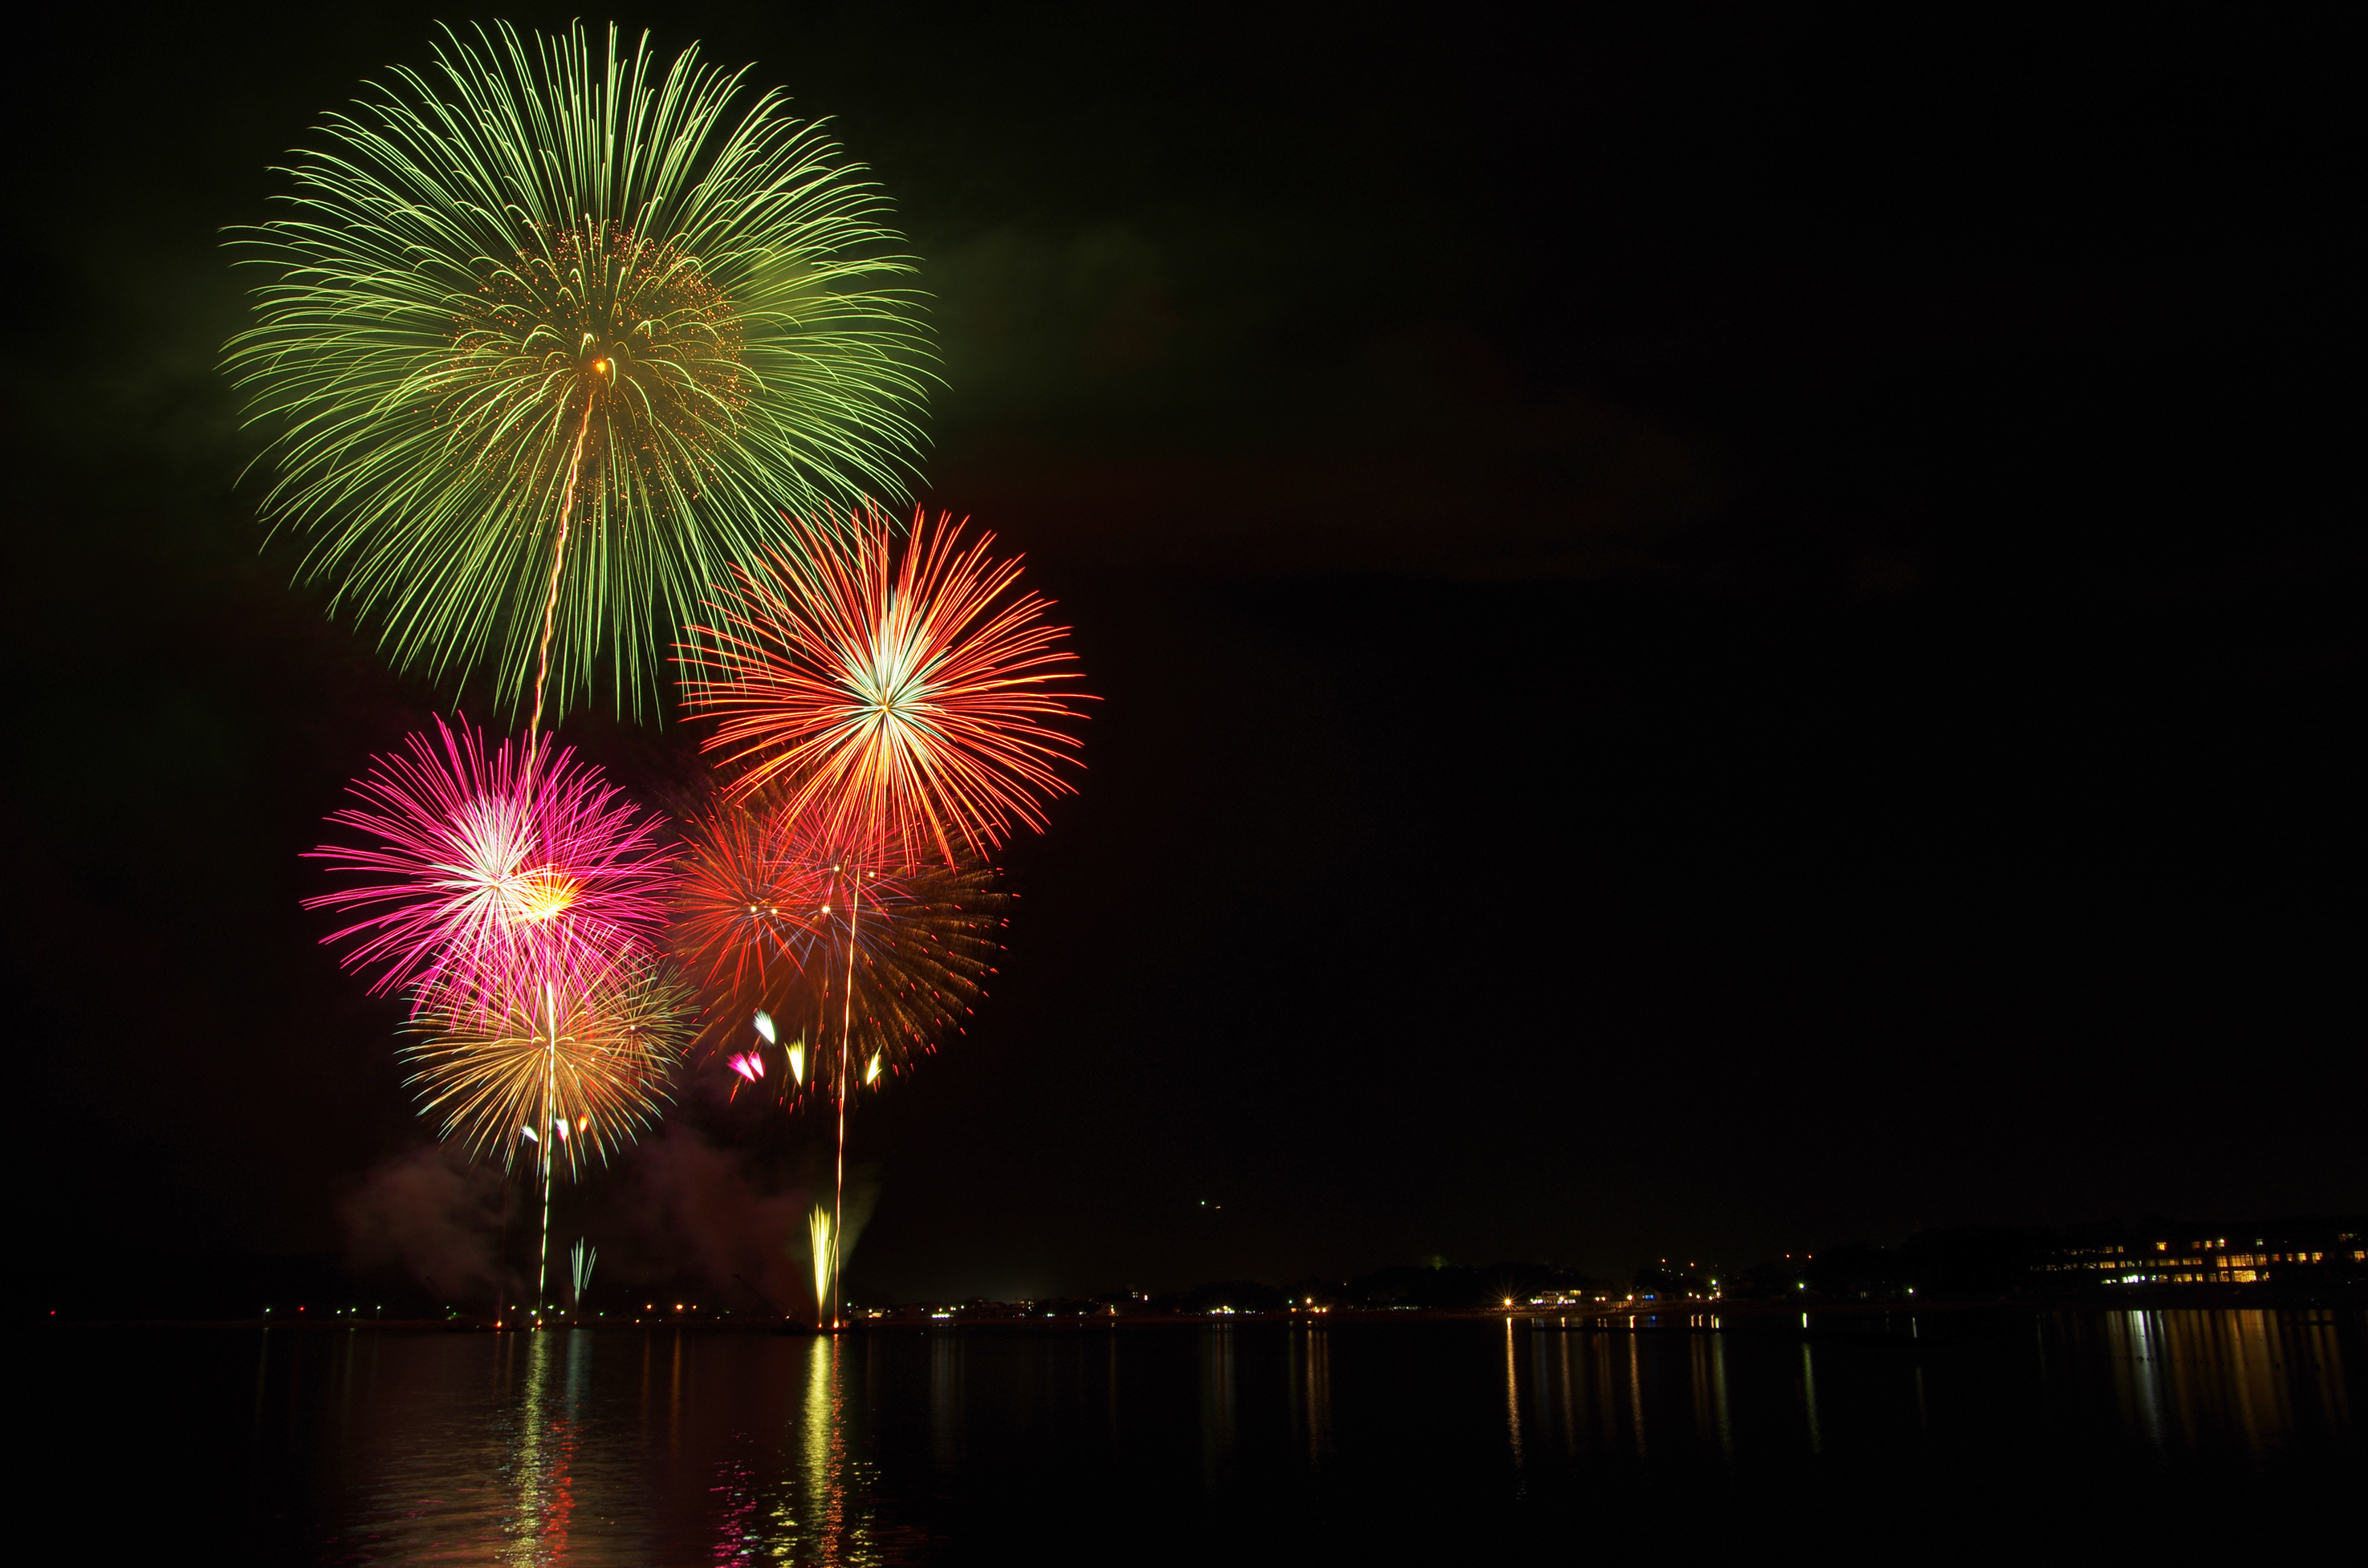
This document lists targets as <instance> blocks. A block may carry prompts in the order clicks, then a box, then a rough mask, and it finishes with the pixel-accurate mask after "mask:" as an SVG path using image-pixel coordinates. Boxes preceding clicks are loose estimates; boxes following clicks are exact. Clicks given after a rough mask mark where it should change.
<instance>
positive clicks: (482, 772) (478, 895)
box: [304, 720, 673, 1011]
mask: <svg viewBox="0 0 2368 1568" xmlns="http://www.w3.org/2000/svg"><path fill="white" fill-rule="evenodd" d="M353 792H354V793H355V794H356V795H357V796H359V797H360V799H361V801H362V804H361V805H359V806H355V807H349V808H347V810H344V811H341V812H336V813H334V814H333V815H332V816H331V817H330V818H329V820H330V821H331V822H332V823H335V824H338V825H339V826H341V827H347V828H351V829H354V830H355V831H357V832H358V833H359V834H361V835H364V836H365V838H366V840H367V842H366V843H365V844H363V845H361V846H349V845H335V844H332V845H324V846H322V847H320V848H318V849H315V850H313V852H312V856H313V858H316V859H320V860H324V861H326V862H328V865H329V868H330V869H331V870H333V871H337V872H345V873H350V874H354V875H357V876H359V877H362V878H364V879H367V880H365V881H361V882H360V883H359V884H358V885H355V886H350V887H345V888H340V889H338V890H336V892H326V893H322V894H319V895H318V896H316V897H313V898H310V899H307V900H305V901H304V903H305V907H306V908H308V909H317V908H328V909H336V910H340V911H344V912H347V913H360V914H363V915H365V917H364V918H362V919H360V920H359V921H357V922H356V923H355V924H353V925H351V926H347V927H345V928H344V929H343V930H340V931H338V932H336V934H335V935H333V936H332V937H329V938H328V939H329V940H330V941H332V942H335V941H339V940H342V939H344V938H346V937H359V938H360V940H359V942H357V943H356V944H355V945H354V946H353V947H352V948H351V949H348V950H347V953H346V955H345V961H346V964H347V968H349V969H355V970H360V971H376V974H377V980H376V983H375V984H374V986H373V988H372V989H373V990H374V991H376V992H380V993H384V992H388V991H410V992H412V993H414V994H415V995H416V997H417V998H418V999H419V1000H418V1004H417V1005H418V1006H419V1007H420V1008H421V1009H423V1010H427V1011H436V1010H444V1011H449V1010H450V1005H451V1003H452V1002H453V1001H454V1000H455V999H460V1000H472V999H477V998H499V997H501V996H502V995H504V994H505V993H506V992H507V993H520V992H522V991H531V990H533V989H534V988H535V987H536V986H537V985H538V984H540V983H541V981H542V980H544V979H545V978H548V977H552V976H557V975H567V976H572V977H575V979H576V980H577V981H579V982H581V981H586V980H597V979H598V977H599V976H601V975H602V974H604V973H608V972H610V971H620V970H628V969H631V968H632V966H633V965H634V964H636V963H637V962H639V961H640V960H641V959H643V957H645V956H646V955H648V954H649V953H650V952H651V951H652V950H653V949H654V948H655V943H656V939H657V937H658V933H659V932H660V930H661V929H662V928H663V926H664V924H665V918H666V903H665V900H666V893H667V892H668V890H669V888H670V886H671V881H672V875H673V873H672V870H671V866H670V862H669V859H668V858H667V855H666V851H665V850H664V849H663V848H662V847H660V846H659V845H658V843H657V839H656V834H657V832H658V829H659V827H660V825H661V820H662V819H660V818H659V817H657V816H656V815H655V814H654V813H650V812H643V811H641V810H639V809H638V808H636V807H634V806H633V805H632V804H631V803H630V802H629V801H625V800H624V798H623V796H622V795H621V794H620V791H619V790H616V789H615V788H614V787H613V786H611V785H609V783H607V782H606V781H605V780H604V779H603V778H601V777H600V775H599V773H598V770H597V769H595V768H593V767H589V766H587V765H585V764H582V763H579V762H578V761H577V760H576V759H575V755H574V754H573V753H572V752H570V751H568V750H566V749H565V748H561V749H560V750H558V751H556V752H548V751H547V752H545V753H543V754H542V756H541V765H540V766H539V767H534V766H529V762H528V760H527V759H525V758H523V757H521V756H520V755H519V754H518V752H516V751H514V750H513V749H512V748H511V746H510V744H508V743H507V742H504V743H503V744H501V745H500V746H498V747H496V748H495V749H494V750H493V751H492V752H491V753H490V755H489V754H488V753H487V751H486V749H485V745H484V737H483V736H482V735H480V734H479V733H478V732H476V731H475V730H473V729H472V728H471V727H470V726H469V725H468V724H467V723H465V722H461V723H458V724H456V725H454V726H452V727H450V728H448V727H447V726H446V725H445V724H444V723H443V722H442V721H441V720H438V722H437V726H436V734H435V735H434V736H433V737H431V736H428V735H425V734H415V735H413V736H411V737H410V742H409V750H408V753H407V754H405V753H401V752H398V753H396V754H394V755H393V756H382V757H380V758H378V759H376V761H375V763H374V765H373V766H372V767H371V769H370V772H369V773H368V774H367V775H365V776H364V777H363V778H359V779H358V780H356V781H355V783H354V786H353Z"/></svg>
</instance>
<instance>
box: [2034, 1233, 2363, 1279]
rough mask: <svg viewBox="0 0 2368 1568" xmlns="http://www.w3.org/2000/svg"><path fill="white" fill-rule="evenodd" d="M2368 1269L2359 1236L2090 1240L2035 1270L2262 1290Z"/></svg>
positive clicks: (2052, 1255)
mask: <svg viewBox="0 0 2368 1568" xmlns="http://www.w3.org/2000/svg"><path fill="white" fill-rule="evenodd" d="M2363 1262H2368V1237H2364V1236H2363V1235H2362V1233H2360V1232H2358V1231H2335V1230H2328V1231H2319V1232H2286V1233H2276V1232H2268V1233H2264V1232H2261V1231H2256V1232H2255V1233H2253V1234H2250V1235H2237V1236H2228V1235H2205V1236H2198V1235H2195V1234H2193V1233H2192V1232H2190V1233H2183V1234H2177V1235H2154V1236H2143V1237H2129V1238H2125V1239H2122V1240H2112V1241H2108V1240H2104V1239H2092V1240H2089V1241H2087V1242H2084V1243H2082V1244H2078V1245H2073V1246H2065V1247H2058V1248H2057V1249H2055V1251H2054V1252H2052V1253H2050V1254H2049V1255H2048V1256H2046V1257H2045V1258H2044V1259H2043V1260H2042V1261H2041V1262H2040V1264H2039V1270H2040V1272H2041V1273H2043V1274H2050V1275H2055V1276H2056V1277H2057V1278H2062V1277H2064V1276H2066V1275H2071V1276H2074V1277H2075V1278H2071V1279H2065V1280H2064V1283H2066V1284H2073V1283H2088V1284H2095V1285H2267V1284H2269V1283H2270V1282H2271V1280H2273V1279H2277V1278H2283V1279H2285V1280H2286V1281H2287V1282H2288V1283H2289V1284H2292V1283H2298V1282H2301V1281H2304V1280H2307V1279H2312V1278H2323V1277H2324V1276H2325V1275H2326V1274H2327V1273H2328V1272H2329V1267H2328V1266H2330V1265H2333V1266H2335V1271H2337V1272H2349V1271H2350V1270H2351V1268H2354V1267H2358V1266H2359V1265H2361V1264H2362V1263H2363Z"/></svg>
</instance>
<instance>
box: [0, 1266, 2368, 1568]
mask: <svg viewBox="0 0 2368 1568" xmlns="http://www.w3.org/2000/svg"><path fill="white" fill-rule="evenodd" d="M1579 1322H1580V1320H1569V1321H1568V1322H1567V1323H1565V1320H1559V1319H1555V1318H1552V1317H1546V1318H1524V1319H1516V1320H1514V1321H1512V1322H1511V1323H1506V1322H1501V1321H1487V1322H1448V1323H1440V1322H1422V1323H1336V1324H1331V1325H1330V1326H1327V1327H1315V1328H1309V1327H1296V1326H1286V1325H1283V1324H1264V1323H1245V1324H1234V1325H1212V1326H1208V1327H1196V1326H1188V1327H1167V1326H1151V1325H1133V1326H1129V1325H1121V1326H1118V1327H1115V1328H1112V1327H1100V1328H1097V1329H1090V1330H1085V1331H1078V1330H1074V1329H1047V1330H1044V1331H1042V1332H1037V1331H1032V1330H1028V1329H1024V1328H1016V1327H994V1328H985V1327H978V1328H971V1329H966V1330H960V1331H956V1330H939V1331H936V1332H927V1331H919V1330H906V1331H899V1332H870V1333H859V1334H852V1335H846V1336H844V1337H841V1338H837V1339H827V1338H811V1337H808V1338H791V1337H780V1336H774V1335H757V1334H733V1333H717V1332H707V1333H701V1332H699V1331H696V1330H689V1331H670V1330H669V1331H648V1332H643V1331H638V1330H635V1331H619V1330H609V1331H604V1332H600V1333H591V1332H575V1333H565V1332H554V1333H548V1334H541V1335H533V1334H502V1335H492V1334H444V1333H436V1332H416V1333H409V1332H396V1331H387V1332H371V1331H368V1330H363V1331H358V1332H353V1333H334V1332H321V1331H317V1330H316V1331H311V1332H296V1331H290V1330H288V1329H277V1330H271V1331H259V1330H239V1329H227V1328H225V1329H177V1330H142V1329H121V1328H117V1329H95V1328H92V1329H57V1330H51V1331H49V1332H48V1333H47V1334H46V1335H43V1336H42V1342H41V1343H40V1344H38V1345H36V1346H30V1347H28V1348H30V1349H32V1351H33V1352H34V1353H33V1355H32V1356H31V1358H30V1364H31V1367H32V1372H31V1378H32V1381H33V1384H34V1387H35V1391H36V1392H35V1398H34V1401H33V1403H32V1408H31V1411H30V1413H29V1414H30V1415H32V1417H33V1418H34V1421H35V1423H36V1425H35V1426H33V1427H32V1428H31V1430H33V1431H34V1432H36V1433H37V1434H39V1446H40V1456H41V1457H40V1460H38V1461H37V1465H36V1469H35V1474H36V1475H37V1476H38V1477H40V1484H39V1485H38V1486H37V1488H36V1489H35V1490H34V1491H33V1492H32V1493H31V1494H29V1496H28V1498H27V1502H26V1504H25V1505H23V1506H28V1507H29V1508H31V1509H32V1510H35V1511H36V1512H37V1513H38V1512H43V1511H54V1512H56V1513H57V1515H58V1517H60V1518H61V1519H64V1520H67V1521H68V1522H71V1523H72V1524H74V1526H75V1527H76V1528H82V1529H85V1530H86V1531H87V1532H88V1534H89V1537H90V1540H91V1541H92V1543H93V1551H89V1552H85V1553H78V1554H75V1556H74V1560H75V1561H170V1560H172V1558H173V1556H174V1555H175V1553H176V1551H177V1550H184V1549H186V1548H187V1547H188V1546H189V1544H190V1543H194V1542H199V1541H203V1542H207V1543H210V1544H215V1545H219V1546H224V1547H228V1548H231V1549H232V1550H233V1553H234V1554H236V1555H238V1556H240V1557H242V1558H243V1559H244V1560H245V1561H250V1562H506V1563H560V1562H573V1563H668V1564H671V1563H694V1562H714V1563H731V1562H800V1563H807V1562H813V1563H848V1564H858V1563H873V1562H956V1561H970V1562H975V1561H989V1560H993V1561H1014V1560H1028V1561H1043V1562H1066V1561H1087V1560H1090V1561H1098V1562H1172V1561H1208V1562H1240V1561H1247V1560H1264V1559H1285V1560H1292V1561H1302V1562H1305V1561H1328V1560H1338V1559H1339V1558H1340V1557H1341V1556H1342V1555H1344V1554H1349V1553H1353V1554H1355V1555H1357V1556H1360V1557H1362V1558H1368V1559H1375V1560H1380V1561H1399V1560H1403V1559H1405V1558H1406V1557H1407V1556H1408V1555H1409V1554H1419V1555H1420V1556H1422V1557H1423V1558H1424V1559H1426V1560H1433V1561H1440V1562H1463V1561H1476V1560H1480V1559H1483V1558H1489V1557H1494V1556H1496V1555H1497V1554H1498V1553H1500V1552H1503V1551H1514V1552H1516V1553H1517V1554H1518V1555H1520V1556H1522V1557H1524V1558H1529V1559H1534V1558H1536V1557H1539V1556H1543V1557H1545V1558H1548V1559H1552V1560H1556V1561H1561V1560H1567V1559H1570V1558H1574V1557H1577V1556H1581V1555H1592V1554H1593V1553H1594V1552H1596V1551H1600V1550H1604V1549H1634V1548H1642V1549H1646V1550H1650V1551H1653V1552H1654V1554H1655V1555H1656V1557H1659V1558H1662V1559H1668V1558H1677V1559H1680V1560H1683V1559H1688V1558H1691V1557H1694V1556H1696V1555H1702V1554H1708V1553H1709V1552H1712V1551H1722V1552H1723V1551H1730V1550H1732V1549H1734V1548H1736V1547H1737V1546H1751V1545H1755V1544H1756V1545H1760V1546H1765V1547H1766V1548H1768V1549H1770V1550H1771V1551H1773V1550H1780V1549H1789V1548H1794V1547H1802V1546H1815V1545H1816V1544H1818V1543H1823V1545H1824V1546H1825V1547H1826V1548H1827V1549H1829V1550H1830V1551H1832V1552H1833V1553H1835V1554H1838V1555H1839V1556H1841V1557H1844V1558H1848V1559H1850V1560H1862V1559H1864V1558H1867V1557H1871V1556H1883V1555H1886V1554H1888V1553H1889V1552H1890V1551H1893V1550H1894V1549H1895V1548H1896V1549H1898V1550H1902V1551H1914V1552H1916V1553H1918V1554H1919V1555H1927V1554H1931V1553H1934V1552H1939V1553H1941V1554H1945V1555H1953V1554H1955V1552H1956V1551H1959V1550H1961V1549H1968V1548H1974V1547H1982V1546H1986V1547H1988V1548H1991V1549H1997V1548H2004V1549H2008V1550H2014V1549H2016V1548H2017V1547H2019V1546H2020V1547H2029V1546H2032V1545H2036V1544H2038V1543H2040V1542H2042V1541H2044V1542H2046V1543H2048V1544H2049V1545H2050V1546H2060V1545H2065V1544H2069V1543H2072V1542H2076V1541H2077V1542H2080V1543H2083V1544H2086V1545H2088V1546H2091V1547H2095V1548H2098V1549H2102V1550H2112V1549H2114V1548H2116V1547H2119V1548H2125V1549H2128V1550H2133V1551H2143V1552H2146V1553H2147V1554H2159V1553H2160V1552H2162V1551H2170V1552H2171V1553H2172V1554H2173V1555H2183V1554H2184V1553H2183V1551H2182V1550H2181V1549H2184V1548H2192V1547H2194V1546H2197V1545H2200V1544H2203V1543H2204V1542H2206V1541H2207V1540H2213V1539H2215V1538H2224V1537H2225V1538H2226V1540H2228V1541H2230V1542H2231V1543H2235V1542H2238V1541H2242V1540H2247V1539H2254V1540H2258V1539H2260V1530H2261V1529H2262V1528H2264V1521H2274V1522H2275V1528H2271V1534H2272V1535H2275V1536H2279V1537H2281V1538H2282V1539H2288V1540H2291V1539H2294V1532H2295V1531H2296V1530H2307V1529H2309V1528H2313V1527H2314V1526H2315V1525H2317V1524H2325V1525H2327V1526H2328V1528H2336V1527H2337V1526H2338V1524H2339V1523H2340V1520H2341V1519H2342V1518H2344V1517H2348V1516H2350V1515H2351V1513H2352V1511H2353V1510H2354V1509H2355V1508H2356V1507H2357V1505H2358V1500H2359V1498H2360V1497H2361V1495H2362V1482H2363V1480H2368V1463H2363V1446H2362V1414H2363V1412H2362V1398H2363V1388H2362V1375H2363V1372H2364V1371H2368V1346H2363V1340H2368V1313H2363V1312H2360V1311H2358V1310H2356V1309H2345V1310H2342V1311H2316V1312H2239V1311H2232V1312H2188V1311H2180V1312H2118V1313H2102V1312H2091V1313H2060V1314H2032V1313H2028V1312H1984V1313H1948V1314H1929V1315H1922V1316H1919V1317H1916V1318H1909V1317H1907V1316H1896V1317H1891V1318H1881V1317H1856V1316H1852V1317H1848V1318H1843V1317H1835V1318H1831V1319H1827V1318H1825V1317H1822V1316H1819V1317H1815V1318H1812V1319H1811V1320H1809V1322H1808V1324H1807V1325H1806V1326H1805V1327H1804V1324H1802V1322H1801V1321H1800V1320H1797V1319H1783V1320H1779V1321H1777V1322H1773V1323H1770V1322H1767V1321H1764V1320H1763V1321H1760V1322H1755V1323H1744V1322H1741V1321H1738V1320H1735V1319H1729V1320H1727V1321H1726V1322H1725V1324H1722V1325H1720V1327H1719V1329H1718V1331H1715V1332H1711V1331H1709V1330H1710V1327H1711V1323H1712V1320H1708V1319H1702V1320H1691V1322H1690V1321H1689V1320H1664V1321H1663V1323H1662V1324H1661V1325H1660V1326H1658V1327H1656V1328H1655V1329H1653V1330H1650V1331H1646V1332H1621V1331H1617V1330H1613V1331H1608V1332H1607V1331H1602V1330H1597V1329H1585V1328H1581V1327H1580V1326H1578V1324H1579ZM18 1408H19V1409H20V1410H21V1409H23V1408H24V1407H23V1406H21V1405H20V1406H19V1407H18ZM20 1430H21V1428H20ZM102 1542H104V1543H108V1544H104V1545H102V1544H101V1543H102Z"/></svg>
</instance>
